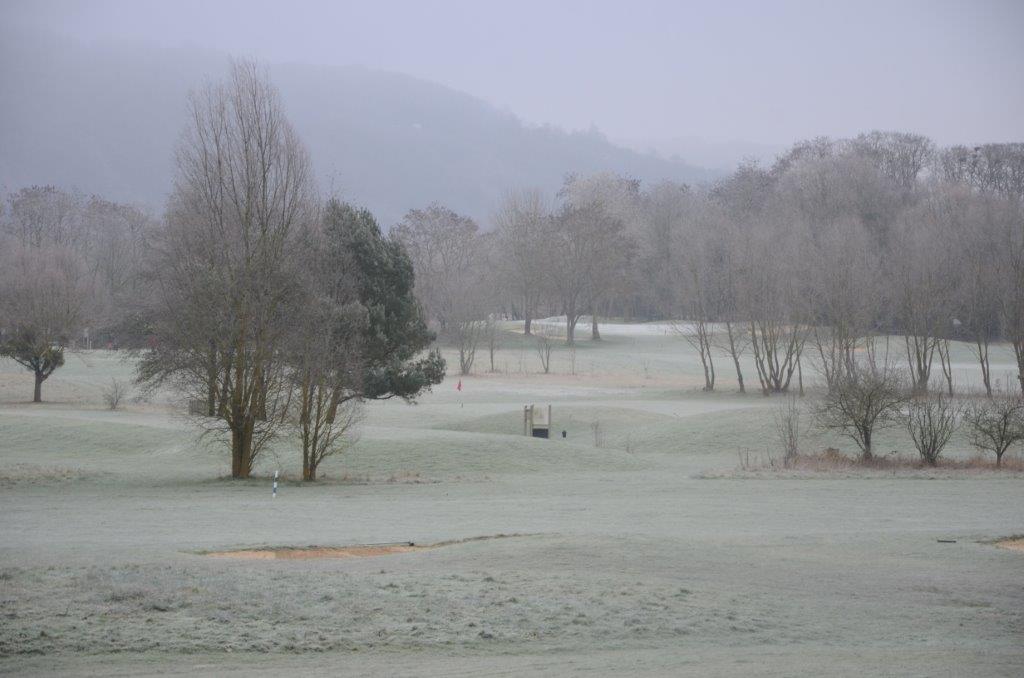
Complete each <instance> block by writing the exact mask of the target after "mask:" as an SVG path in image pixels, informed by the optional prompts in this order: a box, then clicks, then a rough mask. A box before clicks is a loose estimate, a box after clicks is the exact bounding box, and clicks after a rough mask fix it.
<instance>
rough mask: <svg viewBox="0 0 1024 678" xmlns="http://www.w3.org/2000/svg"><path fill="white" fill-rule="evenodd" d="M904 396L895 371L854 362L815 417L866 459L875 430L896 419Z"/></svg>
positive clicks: (824, 427) (829, 393) (826, 396)
mask: <svg viewBox="0 0 1024 678" xmlns="http://www.w3.org/2000/svg"><path fill="white" fill-rule="evenodd" d="M907 399H908V395H907V391H906V388H904V385H903V380H902V379H901V378H900V376H899V374H898V373H897V372H896V371H895V370H893V369H891V368H883V369H874V368H872V367H870V366H865V365H860V364H856V365H855V366H854V367H853V369H852V370H851V371H850V372H848V373H846V374H844V375H843V376H841V377H840V378H839V380H838V381H837V382H836V384H835V386H834V387H833V388H831V389H829V391H828V392H827V393H826V394H825V396H824V397H823V398H822V400H821V402H820V403H819V405H818V406H817V411H816V418H817V422H818V425H819V426H820V427H821V428H823V429H825V430H828V431H835V432H837V433H840V434H841V435H844V436H846V437H847V438H849V439H851V440H853V441H854V442H855V443H856V444H857V447H859V448H860V451H861V459H863V460H864V461H870V460H871V459H872V457H873V453H872V444H873V440H874V434H875V432H876V431H877V430H879V429H882V428H887V427H890V426H892V425H894V424H895V423H896V422H897V421H898V420H899V415H900V408H901V407H902V406H903V404H904V403H906V402H907Z"/></svg>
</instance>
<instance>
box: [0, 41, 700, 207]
mask: <svg viewBox="0 0 1024 678" xmlns="http://www.w3.org/2000/svg"><path fill="white" fill-rule="evenodd" d="M227 62H228V55H225V54H223V53H219V52H216V51H210V50H202V49H195V48H191V49H183V48H182V49H178V48H175V49H169V48H158V47H151V46H148V45H142V44H132V43H113V42H95V43H79V42H73V41H69V40H66V39H63V38H58V37H56V36H55V35H41V34H37V33H26V32H19V33H13V32H11V31H6V32H5V31H3V30H2V29H0V92H2V93H3V99H4V103H3V106H2V109H0V188H2V190H3V191H5V192H6V191H10V190H14V189H16V188H19V187H21V186H25V185H30V184H56V185H59V186H63V187H66V188H75V189H78V190H80V191H82V192H85V193H97V194H101V195H103V196H105V197H108V198H111V199H115V200H122V201H133V202H140V203H143V204H146V205H149V206H150V207H152V208H153V209H155V210H159V209H161V208H162V206H163V202H164V200H165V197H166V195H167V192H168V191H169V189H170V184H171V176H172V170H173V152H174V145H175V143H176V141H177V139H178V137H179V135H180V133H181V130H182V129H183V127H184V125H185V116H186V97H187V93H188V91H189V89H190V88H193V87H196V86H198V85H200V84H202V83H203V82H205V81H206V80H210V79H220V78H222V77H223V76H224V74H225V73H226V69H227ZM270 72H271V76H272V78H273V80H274V82H275V84H276V85H277V86H278V87H279V88H280V90H281V94H282V96H283V99H284V103H285V107H286V109H287V111H288V114H289V117H290V118H291V120H292V122H293V123H294V125H295V127H296V128H297V130H298V132H299V134H300V136H301V137H302V139H303V140H304V141H305V143H306V145H307V146H308V147H309V149H310V151H311V154H312V156H313V161H314V165H315V167H316V171H317V176H318V180H319V183H320V187H321V189H322V190H323V191H325V192H328V193H333V194H337V195H339V196H341V197H343V198H345V199H347V200H351V201H353V202H356V203H359V204H362V205H365V206H367V207H369V208H370V209H371V210H373V211H374V212H375V213H376V214H377V216H378V218H379V219H380V220H381V222H382V223H383V224H384V225H391V224H393V223H394V222H396V221H397V220H399V219H400V218H401V216H402V215H403V214H404V213H405V212H406V211H407V210H408V209H410V208H414V207H421V206H424V205H426V204H427V203H429V202H431V201H434V200H436V201H439V202H442V203H444V204H446V205H448V206H450V207H452V208H453V209H455V210H457V211H461V212H464V213H466V214H469V215H470V216H473V217H474V218H476V219H478V220H479V221H480V222H481V223H482V224H483V225H485V226H486V225H487V223H488V221H489V218H490V215H491V212H492V210H493V209H494V206H495V204H496V202H497V200H498V198H499V197H500V195H501V193H502V192H503V191H504V190H506V189H508V188H514V187H521V186H539V187H542V188H544V189H546V190H548V191H550V192H554V191H555V190H557V188H558V187H559V185H560V184H561V182H562V179H563V177H564V176H565V175H566V174H567V173H570V172H577V173H590V172H597V171H605V170H607V171H613V172H618V173H622V174H625V175H629V176H632V177H635V178H638V179H641V180H643V181H645V182H655V181H659V180H662V179H671V180H674V181H684V182H691V183H693V182H700V181H706V180H709V179H711V178H713V177H714V176H715V173H714V172H712V171H710V170H706V169H702V168H698V167H695V166H691V165H689V164H686V163H685V162H682V161H679V160H675V159H666V158H661V157H657V156H655V155H652V154H645V153H641V152H637V151H633V150H629V149H626V148H622V147H619V146H616V145H614V144H612V143H610V142H609V141H608V140H607V139H606V138H605V137H604V136H603V135H601V134H600V133H598V132H596V131H592V132H575V133H569V132H565V131H563V130H561V129H557V128H554V127H535V126H528V125H526V124H524V123H523V122H522V121H521V120H519V119H518V118H517V117H516V116H515V115H514V114H512V113H509V112H504V111H500V110H498V109H496V108H495V107H493V106H491V105H489V104H488V103H486V102H484V101H482V100H480V99H477V98H475V97H473V96H471V95H468V94H465V93H462V92H458V91H455V90H453V89H450V88H448V87H444V86H441V85H437V84H434V83H431V82H428V81H425V80H420V79H417V78H413V77H410V76H406V75H402V74H397V73H390V72H385V71H377V70H371V69H368V68H364V67H361V66H346V67H334V66H311V65H303V64H271V65H270Z"/></svg>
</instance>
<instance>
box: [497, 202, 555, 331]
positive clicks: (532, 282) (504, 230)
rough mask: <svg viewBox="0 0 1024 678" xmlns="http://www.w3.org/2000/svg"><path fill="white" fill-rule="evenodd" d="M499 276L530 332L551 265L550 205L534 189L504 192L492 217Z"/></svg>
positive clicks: (526, 329)
mask: <svg viewBox="0 0 1024 678" xmlns="http://www.w3.org/2000/svg"><path fill="white" fill-rule="evenodd" d="M494 223H495V227H496V234H497V239H498V247H499V250H500V252H501V256H500V257H499V258H498V264H499V270H500V271H501V277H502V278H503V279H504V280H505V281H507V284H508V289H509V291H510V292H511V293H512V294H514V296H515V299H516V301H517V303H518V306H519V308H518V311H519V313H520V314H521V315H522V317H523V323H524V333H525V334H526V335H527V336H529V335H530V334H531V333H532V332H533V320H534V318H535V317H536V316H537V310H538V308H539V306H540V303H541V300H542V298H543V295H544V292H545V290H546V286H547V275H548V271H549V270H550V267H551V257H552V254H553V253H552V249H551V245H552V232H551V230H552V227H551V208H550V207H549V205H548V201H547V199H546V198H545V197H544V194H543V193H542V192H541V191H540V190H538V189H532V190H515V191H510V192H509V193H508V194H506V196H505V198H504V199H503V200H502V203H501V206H500V207H499V208H498V211H497V213H496V214H495V216H494Z"/></svg>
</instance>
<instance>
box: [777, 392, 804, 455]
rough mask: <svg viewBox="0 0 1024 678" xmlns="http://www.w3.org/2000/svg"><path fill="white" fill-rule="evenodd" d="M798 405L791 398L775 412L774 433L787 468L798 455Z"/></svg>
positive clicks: (799, 414) (799, 431) (799, 433)
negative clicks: (780, 446)
mask: <svg viewBox="0 0 1024 678" xmlns="http://www.w3.org/2000/svg"><path fill="white" fill-rule="evenodd" d="M800 416H801V412H800V405H799V404H798V403H797V399H796V398H795V397H793V396H790V397H788V398H786V400H785V402H783V403H782V404H781V405H780V406H779V408H778V409H777V410H776V411H775V433H776V435H777V436H778V440H779V443H780V444H781V445H782V449H783V453H784V454H783V457H782V462H783V464H784V465H785V466H786V467H787V468H788V467H789V466H790V465H791V464H792V463H793V461H794V460H796V458H797V455H799V454H800V436H801V433H802V429H801V428H800Z"/></svg>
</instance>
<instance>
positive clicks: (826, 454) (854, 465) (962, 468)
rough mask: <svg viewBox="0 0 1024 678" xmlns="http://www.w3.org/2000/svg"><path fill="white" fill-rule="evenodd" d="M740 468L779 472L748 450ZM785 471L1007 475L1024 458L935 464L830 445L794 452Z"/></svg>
mask: <svg viewBox="0 0 1024 678" xmlns="http://www.w3.org/2000/svg"><path fill="white" fill-rule="evenodd" d="M739 462H740V463H739V469H740V470H741V471H744V472H754V473H756V472H759V471H780V470H782V464H780V462H779V460H778V459H776V458H775V457H773V456H772V455H771V454H768V453H764V454H757V455H752V454H751V453H750V452H749V451H741V452H740V454H739ZM785 469H786V470H788V471H794V472H802V473H861V472H880V473H894V474H895V473H903V472H914V471H920V470H922V469H935V470H941V471H959V472H964V473H971V472H990V471H999V472H1003V473H1009V474H1017V473H1024V457H1021V456H1017V455H1007V456H1006V457H1005V458H1004V459H1003V461H1002V464H1000V465H996V463H995V462H994V461H993V460H992V458H991V457H989V456H985V455H980V454H979V455H975V456H972V457H969V458H967V459H944V458H942V457H937V458H936V460H935V463H934V464H929V463H928V462H926V461H924V459H922V458H921V457H920V456H917V457H909V456H899V455H897V454H896V453H895V452H890V453H889V454H887V455H884V456H879V455H875V456H873V457H871V458H870V459H864V458H863V457H862V456H860V455H857V456H850V455H846V454H843V453H842V452H841V451H840V450H838V449H836V448H834V447H829V448H827V449H825V450H822V451H821V452H816V453H811V454H797V455H796V456H795V457H793V458H792V459H791V460H790V462H789V463H788V464H787V465H786V466H785Z"/></svg>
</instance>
